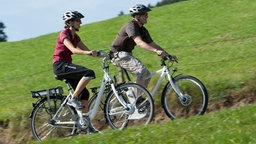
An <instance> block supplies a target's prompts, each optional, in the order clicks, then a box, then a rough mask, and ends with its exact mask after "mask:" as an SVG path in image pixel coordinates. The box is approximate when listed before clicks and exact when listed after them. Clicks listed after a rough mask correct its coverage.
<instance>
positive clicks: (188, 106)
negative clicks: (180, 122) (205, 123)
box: [122, 55, 208, 119]
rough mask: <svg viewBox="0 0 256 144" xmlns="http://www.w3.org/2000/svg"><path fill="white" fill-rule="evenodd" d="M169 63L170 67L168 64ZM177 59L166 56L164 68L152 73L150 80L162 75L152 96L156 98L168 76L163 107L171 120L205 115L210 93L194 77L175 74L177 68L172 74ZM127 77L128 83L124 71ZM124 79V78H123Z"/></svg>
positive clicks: (128, 77)
mask: <svg viewBox="0 0 256 144" xmlns="http://www.w3.org/2000/svg"><path fill="white" fill-rule="evenodd" d="M166 61H168V62H169V65H168V64H167V63H166ZM174 62H177V63H178V61H177V59H176V58H175V57H173V56H171V55H166V57H165V58H162V59H161V66H162V68H161V69H159V70H157V71H155V72H153V73H151V75H150V76H149V77H148V78H151V77H153V76H155V75H160V76H159V78H158V80H157V83H156V85H155V86H154V87H153V90H152V92H151V96H152V97H153V98H154V96H155V95H156V92H157V91H158V90H159V88H160V84H161V83H162V81H163V79H164V78H165V77H166V76H167V80H168V82H167V83H166V84H165V86H164V88H163V90H162V96H161V105H162V107H163V109H164V111H165V113H166V115H167V116H168V117H169V118H170V119H177V118H187V117H189V116H192V115H203V114H204V113H205V111H206V109H207V105H208V92H207V89H206V87H205V86H204V84H203V83H202V82H201V81H200V80H199V79H197V78H196V77H194V76H190V75H182V74H178V75H175V76H174V74H175V73H176V72H177V68H173V70H172V73H171V71H170V67H172V66H173V64H174ZM124 74H125V76H126V78H127V80H128V81H131V78H130V76H129V74H128V72H127V71H126V69H122V75H124ZM123 78H124V77H123Z"/></svg>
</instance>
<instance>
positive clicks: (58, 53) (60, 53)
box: [53, 28, 81, 63]
mask: <svg viewBox="0 0 256 144" xmlns="http://www.w3.org/2000/svg"><path fill="white" fill-rule="evenodd" d="M65 38H67V39H69V40H70V41H71V43H72V44H73V45H74V47H77V44H78V43H79V42H80V41H81V39H80V37H79V36H78V35H77V34H75V36H74V38H72V34H71V30H70V29H68V28H66V29H65V30H63V31H62V32H61V33H60V34H59V36H58V39H57V42H56V47H55V51H54V54H53V63H55V62H57V61H62V62H66V63H72V57H71V55H72V54H73V53H72V52H71V51H70V50H69V49H68V48H67V47H66V46H65V45H64V43H63V40H64V39H65Z"/></svg>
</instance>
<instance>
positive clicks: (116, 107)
mask: <svg viewBox="0 0 256 144" xmlns="http://www.w3.org/2000/svg"><path fill="white" fill-rule="evenodd" d="M116 90H117V91H118V95H122V99H123V100H124V101H125V103H126V104H127V105H129V109H125V108H124V107H123V106H122V105H121V103H120V102H119V101H118V100H117V98H116V96H115V95H114V93H113V91H111V92H110V93H109V94H108V96H107V98H106V102H105V107H104V111H105V117H106V119H107V121H108V123H109V126H110V127H111V128H112V129H119V130H122V129H123V128H125V127H126V126H128V125H129V126H138V125H142V124H144V125H147V124H149V123H150V122H151V121H152V119H153V115H154V101H153V98H152V96H151V94H150V93H149V92H148V91H147V89H145V88H144V87H142V86H141V85H139V84H136V83H125V84H122V85H120V86H117V87H116ZM135 91H137V92H135ZM131 92H133V94H132V95H130V94H128V93H131ZM138 96H141V97H143V98H144V99H143V100H142V101H141V103H140V104H138V106H136V98H138ZM137 107H139V108H137Z"/></svg>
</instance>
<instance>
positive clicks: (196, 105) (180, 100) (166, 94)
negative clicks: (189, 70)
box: [162, 75, 208, 119]
mask: <svg viewBox="0 0 256 144" xmlns="http://www.w3.org/2000/svg"><path fill="white" fill-rule="evenodd" d="M173 81H174V83H175V85H176V86H177V87H178V88H179V90H180V92H181V93H182V95H183V96H181V97H179V96H178V95H177V94H176V93H175V91H174V89H173V87H172V86H171V84H170V83H169V82H168V83H167V84H166V86H165V88H164V90H163V93H162V106H163V108H164V111H165V113H166V114H167V116H168V117H169V118H171V119H177V118H187V117H189V116H193V115H202V114H204V112H205V111H206V109H207V105H208V93H207V90H206V88H205V86H204V85H203V83H202V82H201V81H200V80H198V79H197V78H195V77H193V76H183V75H180V76H177V77H174V78H173Z"/></svg>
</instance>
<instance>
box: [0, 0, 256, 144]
mask: <svg viewBox="0 0 256 144" xmlns="http://www.w3.org/2000/svg"><path fill="white" fill-rule="evenodd" d="M255 10H256V0H232V1H231V0H188V1H184V2H179V3H175V4H171V5H165V6H161V7H156V8H153V9H152V11H151V12H150V13H149V18H148V24H146V25H145V27H147V29H148V30H149V32H150V34H151V36H152V38H153V40H154V41H155V42H156V43H158V44H159V45H160V46H162V47H163V48H164V49H165V50H166V51H168V52H169V53H170V54H172V55H176V56H177V57H178V59H179V63H177V64H175V65H174V66H175V67H177V68H178V71H179V72H180V73H182V74H185V75H193V76H195V77H197V78H199V79H200V80H201V81H202V82H203V83H204V84H205V86H206V87H207V90H208V93H209V104H211V103H216V102H218V101H219V100H222V99H223V98H225V97H227V96H229V95H230V93H231V92H234V91H235V93H237V96H240V94H241V95H242V94H243V90H244V89H247V90H249V92H254V94H255V91H256V88H255V85H256V83H255V81H256V72H255V70H256V58H255V57H256V48H255V42H256V13H255ZM85 15H86V14H85ZM130 19H131V17H130V16H129V15H123V16H119V17H115V18H112V19H108V20H105V21H101V22H96V23H91V24H86V25H83V26H82V27H81V29H80V31H79V32H78V34H79V36H80V37H81V39H82V40H83V41H84V43H85V44H86V45H87V46H88V47H89V48H90V49H95V50H104V51H106V52H107V51H108V50H109V46H110V44H111V43H112V41H113V39H114V38H115V36H116V34H117V32H118V30H119V29H120V27H121V26H122V25H123V24H125V23H126V22H127V21H128V20H130ZM84 21H86V18H85V20H84ZM57 22H58V21H56V23H57ZM63 26H64V24H63ZM58 34H59V32H54V33H50V34H47V35H42V36H40V37H36V38H32V39H27V40H22V41H17V42H2V43H0V59H1V60H0V65H1V70H0V93H1V95H0V122H1V123H3V124H6V125H8V126H7V128H8V129H10V132H11V134H10V137H12V138H13V139H19V138H21V137H25V135H29V134H30V129H29V113H30V112H31V110H32V103H33V102H35V101H36V100H35V99H32V97H31V94H30V91H31V90H41V89H48V88H52V87H57V86H63V87H64V90H66V87H65V85H64V83H63V82H61V81H57V80H55V79H54V75H53V72H52V55H53V51H54V47H55V42H56V39H57V36H58ZM134 55H135V56H136V57H138V58H139V59H141V60H142V61H143V63H145V64H146V66H147V67H148V68H149V70H151V71H152V72H153V71H155V70H157V69H159V68H160V57H158V56H157V55H156V54H154V53H151V52H148V51H144V50H142V49H141V48H139V47H136V48H135V50H134ZM73 62H74V63H76V64H80V65H84V66H86V67H88V68H91V69H93V70H95V72H96V77H97V78H96V79H95V80H93V81H91V82H90V83H89V85H88V88H90V87H94V86H99V85H100V83H101V79H102V76H103V72H102V69H101V58H94V57H90V56H83V55H74V56H73ZM110 71H111V72H113V75H116V74H117V73H116V71H117V70H116V68H115V67H114V66H111V69H110ZM156 80H157V77H154V78H152V80H151V83H150V86H149V89H151V88H152V87H153V86H154V84H155V82H156ZM160 93H161V91H159V94H160ZM254 97H255V95H254ZM159 99H160V96H159V97H158V96H156V97H155V103H156V108H157V109H160V106H159ZM255 124H256V106H255V104H249V105H246V106H241V107H237V108H230V109H224V110H220V111H215V112H209V113H208V112H207V113H206V114H205V115H204V116H200V117H191V118H188V119H180V120H175V121H172V120H170V121H167V122H166V123H161V124H157V123H152V124H150V125H148V126H146V127H143V126H142V127H137V128H128V129H126V130H124V131H113V130H108V131H105V132H103V133H102V134H95V135H90V136H88V135H82V136H77V137H73V138H72V139H53V140H50V141H49V143H60V142H62V143H82V142H90V143H131V144H132V143H152V142H153V141H154V142H155V143H161V144H162V143H182V144H186V143H187V144H190V143H239V144H240V143H251V144H252V143H256V136H255V134H256V125H255ZM21 132H23V133H21ZM32 143H33V142H32ZM46 143H47V142H46Z"/></svg>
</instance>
